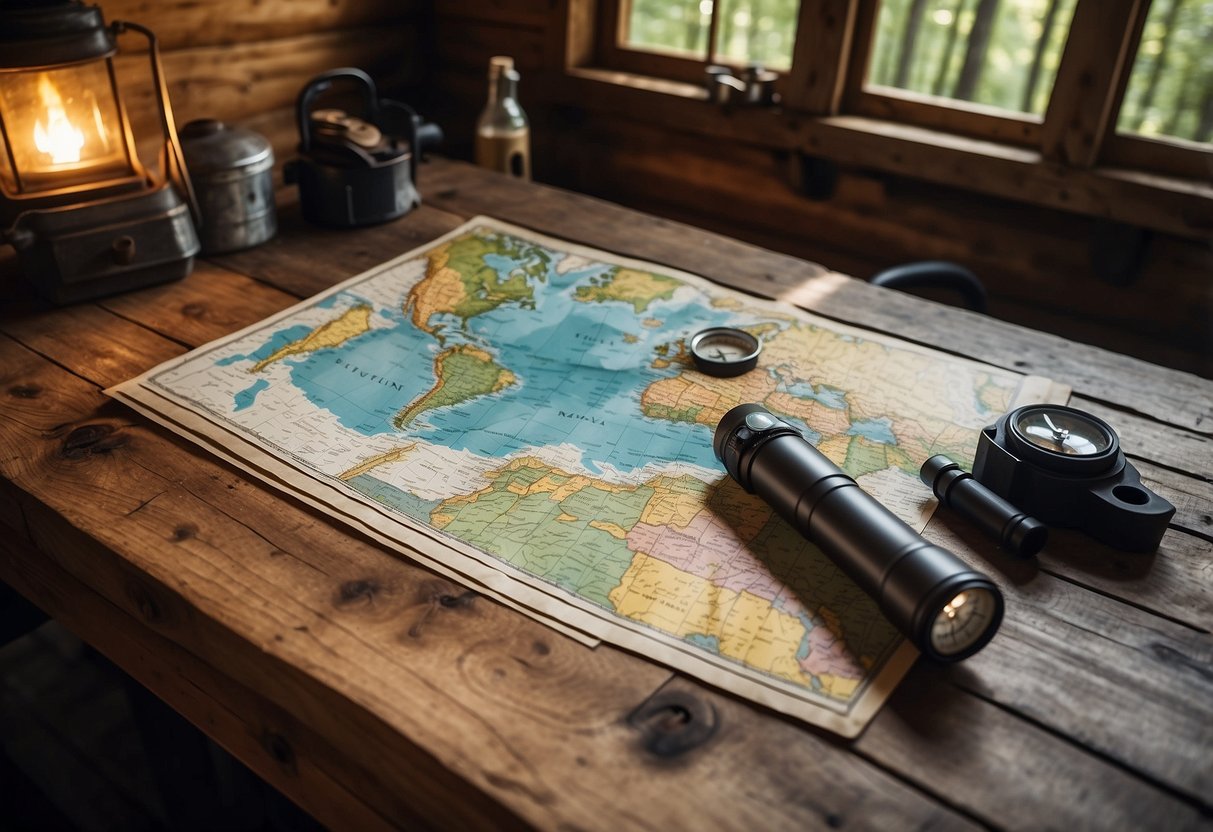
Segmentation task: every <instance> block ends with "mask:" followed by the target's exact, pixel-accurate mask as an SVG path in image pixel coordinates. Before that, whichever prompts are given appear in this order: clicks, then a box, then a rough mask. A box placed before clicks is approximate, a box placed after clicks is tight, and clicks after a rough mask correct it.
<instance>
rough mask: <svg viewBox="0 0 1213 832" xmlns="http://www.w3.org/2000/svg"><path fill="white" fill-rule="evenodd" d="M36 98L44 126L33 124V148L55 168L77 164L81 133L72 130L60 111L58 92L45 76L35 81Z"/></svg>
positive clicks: (81, 142) (74, 129) (39, 121)
mask: <svg viewBox="0 0 1213 832" xmlns="http://www.w3.org/2000/svg"><path fill="white" fill-rule="evenodd" d="M38 95H39V96H41V98H42V107H43V109H44V110H45V111H46V124H45V126H44V125H43V122H42V119H38V121H36V122H35V123H34V146H35V147H37V148H38V151H39V152H41V153H45V154H47V155H48V156H50V157H51V162H53V163H54V164H56V165H59V164H64V163H69V162H79V161H80V150H81V148H83V147H84V133H83V132H82V131H80V130H78V129H77V128H76V127H74V126H73V125H72V123H71V121H70V120H69V119H68V117H67V113H66V112H65V111H64V109H63V99H62V98H61V97H60V96H59V91H58V90H57V89H55V85H54V84H52V83H51V81H50V79H49V78H48V77H47V76H46V74H45V73H43V74H42V76H41V77H40V78H39V79H38Z"/></svg>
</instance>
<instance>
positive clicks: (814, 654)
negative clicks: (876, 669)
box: [798, 621, 865, 679]
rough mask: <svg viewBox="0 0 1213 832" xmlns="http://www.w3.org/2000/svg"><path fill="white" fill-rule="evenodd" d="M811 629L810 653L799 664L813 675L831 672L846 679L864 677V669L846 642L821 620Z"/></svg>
mask: <svg viewBox="0 0 1213 832" xmlns="http://www.w3.org/2000/svg"><path fill="white" fill-rule="evenodd" d="M815 623H816V624H817V626H815V627H814V628H813V629H811V630H809V654H808V655H807V656H805V657H804V658H803V659H801V660H800V661H799V662H798V664H799V665H800V667H801V668H802V669H803V670H804V672H805V673H808V674H811V675H813V676H821V675H823V674H830V675H833V676H841V677H843V678H846V679H862V678H863V675H864V672H865V671H864V669H863V668H862V667H861V666H860V665H859V663H858V662H856V661H855V657H854V656H852V655H851V653H850V651H848V650H847V645H846V643H845V642H844V641H843V640H842V639H841V638H839V637H838V636H837V635H835V634H834V632H833V631H831V630H830V628H829V627H827V626H825V624H822V623H821V622H820V621H818V622H815Z"/></svg>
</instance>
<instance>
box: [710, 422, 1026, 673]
mask: <svg viewBox="0 0 1213 832" xmlns="http://www.w3.org/2000/svg"><path fill="white" fill-rule="evenodd" d="M753 413H761V414H762V416H763V419H762V420H760V421H757V422H755V421H754V420H753V419H751V420H749V422H748V424H747V420H746V417H747V416H748V415H750V414H753ZM768 420H769V422H770V423H773V426H772V427H769V428H765V429H763V428H762V427H760V429H759V430H754V429H753V428H752V427H750V425H755V424H756V425H759V426H762V425H766V424H767V423H768ZM714 446H715V449H716V452H717V457H718V458H720V459H721V461H722V462H724V463H725V467H726V468H727V469H728V471H729V473H730V474H731V475H733V477H734V479H736V480H737V481H738V483H739V484H740V485H741V486H742V487H743V488H744V489H745V490H746V491H748V492H750V493H751V494H756V495H758V496H759V497H761V498H762V499H763V500H764V501H766V503H767V504H768V505H770V506H771V507H772V508H773V509H774V510H775V511H776V513H778V514H779V515H780V516H781V517H783V518H784V519H785V520H787V521H788V522H789V523H790V524H792V526H793V527H794V528H795V529H796V530H797V531H799V532H800V533H801V534H802V535H803V536H804V537H806V538H807V539H808V540H809V541H810V542H812V543H814V544H816V545H817V546H818V548H820V549H821V550H822V552H824V553H825V554H826V555H827V556H828V557H829V558H830V560H832V561H833V562H834V563H835V564H836V565H837V566H838V567H839V568H840V569H841V570H842V571H843V572H845V573H846V574H847V576H848V577H850V578H851V579H852V580H853V581H855V583H856V584H858V585H859V587H860V588H861V589H863V590H864V591H865V592H867V593H868V594H869V595H871V596H872V597H873V598H874V599H875V600H876V602H877V604H878V605H879V607H880V610H881V612H883V613H884V615H885V616H886V617H887V618H888V619H889V621H890V622H891V623H892V624H893V625H894V626H896V627H897V628H898V629H899V630H900V631H901V632H902V633H904V634H905V635H906V636H907V637H908V638H909V639H910V640H911V641H913V642H914V643H915V645H916V646H917V647H918V648H919V650H921V651H922V652H923V653H924V654H926V655H928V656H931V657H932V658H935V659H937V660H941V661H956V660H958V659H962V658H965V657H966V656H969V655H972V654H973V653H975V652H977V650H979V649H981V647H983V646H984V645H985V644H986V643H987V642H988V641H989V639H990V638H991V637H992V636H993V634H994V631H995V630H996V629H997V627H998V623H999V619H1000V618H1001V614H1002V596H1001V594H1000V593H999V592H998V589H997V587H996V586H995V585H994V584H993V582H992V581H990V579H989V578H987V577H986V576H985V575H983V574H981V573H980V572H977V571H975V570H973V569H971V568H970V567H969V566H968V565H967V564H965V563H964V562H963V561H962V560H960V559H959V558H958V557H956V556H955V555H953V554H952V553H951V552H949V551H947V550H946V549H943V548H941V547H939V546H936V545H935V544H933V543H930V542H929V541H927V540H926V539H924V538H923V537H922V536H921V535H919V534H918V533H917V532H915V531H914V530H913V529H911V528H910V527H909V526H908V525H906V524H905V523H904V522H902V521H901V520H900V519H899V518H898V517H897V516H896V515H894V514H893V513H892V512H890V511H889V510H888V509H886V508H885V507H884V506H883V505H881V504H880V503H879V502H878V501H877V500H875V499H874V498H872V497H871V496H869V495H868V494H867V493H866V492H865V491H864V490H863V489H862V488H860V487H859V486H858V484H856V482H855V480H854V479H852V478H851V477H850V476H849V475H848V474H846V473H845V472H844V471H843V470H842V469H840V468H839V467H838V466H836V465H835V464H834V463H833V462H831V461H830V460H829V459H828V458H826V457H825V456H824V455H823V454H822V453H821V452H820V451H818V450H817V449H816V448H814V447H813V446H812V445H811V444H809V443H808V442H807V441H805V439H804V438H803V437H802V436H801V435H800V433H799V432H798V431H796V430H795V429H794V428H792V427H791V426H790V425H787V424H786V423H784V422H782V421H779V420H776V419H775V418H774V417H773V416H770V414H769V413H767V411H766V410H765V409H763V408H761V406H759V405H741V406H740V407H738V408H734V409H733V410H731V411H729V413H727V414H725V417H724V418H723V419H722V420H721V422H720V425H719V426H718V428H717V435H716V440H715V443H714ZM973 589H980V590H984V591H986V592H989V593H991V594H992V596H993V598H994V599H995V600H996V614H995V615H994V616H993V618H992V620H991V621H990V622H989V624H988V625H987V627H986V630H985V631H984V632H983V634H982V635H981V637H979V638H977V639H976V640H974V641H973V642H972V643H971V644H968V645H967V646H966V647H965V648H964V649H961V650H957V651H947V652H945V651H941V650H940V649H938V648H937V645H936V644H935V643H934V642H933V639H932V636H931V631H932V625H933V624H934V622H935V619H936V616H937V615H938V614H939V613H940V611H941V610H942V609H943V608H944V607H945V605H947V604H948V603H949V601H951V600H952V599H953V598H955V597H956V596H957V595H958V594H959V593H961V592H964V591H966V590H973Z"/></svg>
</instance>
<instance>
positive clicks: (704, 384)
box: [640, 372, 776, 428]
mask: <svg viewBox="0 0 1213 832" xmlns="http://www.w3.org/2000/svg"><path fill="white" fill-rule="evenodd" d="M775 390H776V382H775V380H774V379H772V378H771V377H770V376H769V375H768V374H766V373H761V372H751V373H745V374H743V375H740V376H735V377H733V378H716V377H714V376H705V375H703V374H702V373H698V372H685V373H680V374H678V375H676V376H674V377H673V378H663V379H661V380H659V381H655V382H653V383H652V384H650V385H649V386H648V387H646V388H645V390H644V392H643V393H642V394H641V396H640V405H641V408H642V410H643V412H644V414H645V415H646V416H649V417H650V418H653V419H669V420H671V421H675V422H693V423H697V424H701V425H708V426H709V427H712V428H715V427H716V425H717V424H718V423H719V422H720V417H721V416H723V415H724V414H725V413H727V412H728V411H729V410H731V409H732V408H734V407H736V406H737V405H739V404H742V403H743V402H761V401H763V400H764V399H766V397H767V396H769V395H771V394H772V393H774V392H775Z"/></svg>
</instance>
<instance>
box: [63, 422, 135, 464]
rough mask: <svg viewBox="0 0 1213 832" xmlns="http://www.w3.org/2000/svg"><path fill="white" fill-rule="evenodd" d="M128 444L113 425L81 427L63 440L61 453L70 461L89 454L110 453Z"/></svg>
mask: <svg viewBox="0 0 1213 832" xmlns="http://www.w3.org/2000/svg"><path fill="white" fill-rule="evenodd" d="M125 443H126V438H125V437H124V436H123V435H122V434H121V433H119V432H118V431H116V430H115V429H114V426H113V425H81V426H80V427H78V428H76V429H75V430H73V431H72V432H71V433H69V434H68V435H67V438H66V439H64V440H63V446H62V448H60V453H62V454H63V456H65V457H67V458H68V459H79V458H80V457H83V456H87V455H89V454H104V453H109V452H110V451H112V450H113V449H114V448H117V447H119V446H121V445H123V444H125Z"/></svg>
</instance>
